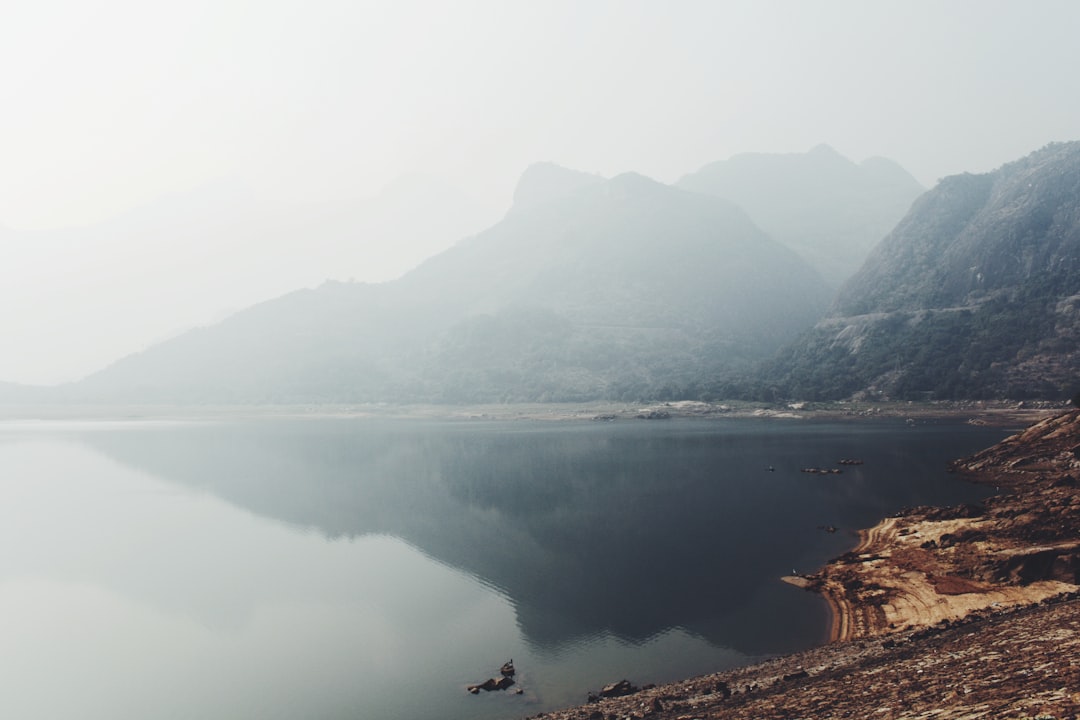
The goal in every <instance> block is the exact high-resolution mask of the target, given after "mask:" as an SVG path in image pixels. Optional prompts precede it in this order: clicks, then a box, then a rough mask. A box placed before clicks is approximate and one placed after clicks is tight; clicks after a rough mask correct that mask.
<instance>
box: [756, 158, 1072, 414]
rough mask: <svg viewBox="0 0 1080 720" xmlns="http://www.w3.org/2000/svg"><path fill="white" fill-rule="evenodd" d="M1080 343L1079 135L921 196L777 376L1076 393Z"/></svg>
mask: <svg viewBox="0 0 1080 720" xmlns="http://www.w3.org/2000/svg"><path fill="white" fill-rule="evenodd" d="M1078 341H1080V142H1073V143H1059V144H1052V145H1049V146H1047V147H1045V148H1043V149H1041V150H1039V151H1037V152H1035V153H1032V154H1031V155H1029V156H1027V157H1025V158H1023V159H1021V160H1018V161H1016V162H1012V163H1009V164H1007V165H1005V166H1003V167H1001V168H1000V169H998V170H996V171H994V172H991V173H987V174H984V175H959V176H954V177H950V178H946V179H945V180H943V181H942V182H941V183H940V184H939V185H938V186H937V187H936V188H934V189H933V190H931V191H930V192H928V193H926V194H925V195H924V196H922V197H921V198H920V199H919V200H918V201H917V202H916V203H915V204H914V206H913V207H912V209H911V212H910V213H908V215H907V216H906V217H905V218H904V219H903V220H902V221H901V222H900V224H899V225H898V226H897V227H896V229H895V230H894V231H893V232H892V233H891V234H890V235H889V236H888V237H886V238H885V239H884V240H883V241H882V242H881V243H880V244H879V246H878V247H877V248H876V249H875V250H874V252H873V253H872V254H871V256H870V257H869V258H868V259H867V261H866V263H865V264H864V265H863V267H862V268H861V269H860V270H859V272H858V273H856V275H855V276H854V277H852V278H851V280H850V281H849V282H848V283H846V284H845V286H844V287H843V288H842V289H841V291H840V293H839V296H838V298H837V299H836V301H835V303H834V304H833V306H832V308H831V310H830V311H829V313H828V315H827V317H826V318H825V319H823V320H822V321H820V322H819V323H818V324H817V325H816V327H815V328H814V329H813V330H812V331H811V332H810V333H808V334H807V335H806V336H804V337H803V338H802V339H801V340H800V341H799V342H797V343H795V344H794V345H793V346H791V347H790V348H788V349H786V350H785V351H784V352H783V353H782V354H781V355H780V357H779V359H778V360H777V361H776V362H775V363H773V364H772V365H771V366H770V367H769V369H768V371H767V372H766V373H765V378H766V382H767V383H768V384H771V385H772V386H773V387H775V388H778V391H779V392H780V393H781V394H786V395H789V396H796V397H802V398H809V399H813V398H820V399H836V398H842V397H848V396H856V397H868V398H873V399H877V398H883V397H888V398H894V399H918V398H927V397H932V398H1002V397H1010V398H1036V397H1039V398H1054V399H1058V398H1063V397H1069V396H1070V395H1071V394H1072V393H1073V392H1074V391H1075V384H1076V382H1077V370H1078V363H1080V354H1078Z"/></svg>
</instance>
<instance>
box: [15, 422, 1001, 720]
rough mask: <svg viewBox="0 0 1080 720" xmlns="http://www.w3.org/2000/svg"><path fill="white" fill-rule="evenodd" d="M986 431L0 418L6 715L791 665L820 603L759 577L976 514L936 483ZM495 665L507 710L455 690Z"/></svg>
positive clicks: (535, 702)
mask: <svg viewBox="0 0 1080 720" xmlns="http://www.w3.org/2000/svg"><path fill="white" fill-rule="evenodd" d="M1006 434H1007V433H1006V432H1005V431H1003V430H1000V429H987V428H976V427H971V426H968V425H964V424H960V423H941V424H932V425H917V426H914V427H909V426H907V425H905V424H904V423H903V422H899V421H896V422H893V421H872V422H871V421H868V422H863V423H852V422H845V423H824V422H814V423H805V422H793V421H783V420H749V419H741V420H709V421H700V420H672V421H650V422H645V421H630V420H627V421H618V422H554V423H552V422H547V423H545V422H531V421H518V422H504V423H496V422H483V421H468V422H466V421H458V422H452V421H442V422H435V421H419V420H417V421H388V420H372V419H310V418H306V419H261V420H222V421H207V422H192V423H183V422H165V421H157V422H155V421H132V422H65V423H60V422H14V421H8V422H3V423H0V533H2V535H3V538H2V541H0V547H2V548H3V550H2V551H0V638H2V642H0V678H2V679H3V680H2V688H3V689H2V692H0V717H10V718H41V719H57V720H60V719H63V720H67V719H71V720H76V719H77V720H136V719H138V720H142V719H145V718H155V719H168V718H177V719H179V718H183V719H185V720H187V719H189V718H201V719H203V720H210V719H216V718H221V719H229V720H247V719H251V720H254V719H256V718H257V719H259V720H267V719H270V718H282V719H284V718H290V719H292V718H311V719H321V718H325V719H335V720H337V719H344V718H350V719H365V720H366V719H370V720H395V719H400V720H406V719H408V720H426V719H429V718H430V719H432V720H434V719H436V718H438V719H440V720H464V719H465V718H480V719H483V718H506V719H510V718H518V717H524V716H526V715H532V714H535V713H537V712H540V711H542V710H547V709H553V708H557V707H562V706H566V705H570V704H577V703H580V702H582V701H584V700H585V697H586V692H587V691H588V690H597V689H599V688H600V687H601V686H602V685H603V684H605V683H607V682H612V681H615V680H619V679H622V678H627V679H630V680H631V681H633V682H635V683H638V684H641V683H646V682H662V681H667V680H673V679H676V678H679V677H684V676H690V675H694V674H700V673H705V672H709V671H714V670H719V669H724V668H728V667H732V666H734V665H738V664H743V663H747V662H750V661H752V660H754V659H757V658H761V657H764V656H767V655H770V654H775V653H782V652H788V651H794V650H798V649H802V648H806V647H809V646H812V645H815V644H819V643H821V642H822V641H823V640H824V639H825V635H826V631H827V628H826V622H827V617H826V611H825V608H824V604H823V603H822V602H821V600H820V599H819V598H817V597H816V596H814V595H812V594H809V593H806V592H803V591H801V590H798V589H796V588H793V587H790V586H788V585H785V584H783V583H781V582H780V581H779V579H778V578H779V577H780V576H782V575H786V574H789V573H791V572H792V570H797V571H800V572H808V571H812V570H813V569H814V568H815V567H817V566H818V565H820V564H821V563H822V562H824V561H825V560H827V559H828V558H830V557H832V556H835V555H837V554H839V553H841V552H843V551H845V550H846V549H848V548H849V547H850V546H851V545H852V544H853V542H854V541H855V538H854V534H853V533H854V530H855V529H857V528H859V527H866V526H869V525H872V524H873V523H874V522H876V521H877V520H878V519H879V518H881V517H883V516H886V515H889V514H891V513H893V512H895V511H897V510H898V509H900V508H901V507H904V506H907V505H915V504H924V503H933V504H949V503H957V502H963V501H969V500H976V499H978V498H981V497H984V496H985V495H986V490H985V489H983V488H980V487H976V486H973V485H969V484H966V483H964V482H962V481H961V480H958V479H957V478H954V477H952V476H950V475H948V474H947V473H946V472H945V463H946V461H947V460H949V459H951V458H954V457H959V456H962V455H965V454H970V453H971V452H974V451H976V450H978V449H981V448H983V447H986V446H988V445H990V444H993V443H994V442H996V441H997V440H999V439H1001V438H1002V437H1004V436H1005V435H1006ZM842 457H857V458H861V459H863V460H864V461H865V464H864V465H861V466H856V467H848V468H845V470H844V473H843V474H841V475H810V474H806V473H802V472H800V469H801V468H803V467H806V466H833V465H835V463H836V461H837V460H839V459H840V458H842ZM769 466H771V467H772V468H773V470H771V471H770V470H768V469H767V468H768V467H769ZM827 526H835V527H836V528H838V531H837V532H835V533H829V532H826V531H825V530H823V529H822V527H827ZM510 658H513V660H514V663H515V665H516V666H517V669H518V671H519V674H518V676H517V680H518V684H517V686H516V688H520V689H521V690H522V693H521V694H520V695H516V694H513V693H512V692H493V693H481V694H480V695H478V696H472V695H469V694H468V693H467V692H466V691H465V686H466V685H468V684H470V683H476V682H481V681H483V680H484V679H486V678H488V677H491V676H492V675H497V674H498V668H499V666H500V665H501V664H502V663H503V662H505V661H506V660H508V659H510Z"/></svg>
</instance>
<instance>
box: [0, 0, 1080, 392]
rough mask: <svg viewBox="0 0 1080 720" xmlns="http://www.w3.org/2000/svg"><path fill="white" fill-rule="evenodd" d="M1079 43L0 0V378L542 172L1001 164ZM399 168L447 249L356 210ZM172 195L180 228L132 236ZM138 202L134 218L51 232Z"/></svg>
mask: <svg viewBox="0 0 1080 720" xmlns="http://www.w3.org/2000/svg"><path fill="white" fill-rule="evenodd" d="M1078 31H1080V2H1074V1H1072V0H1063V1H1060V2H1048V1H1043V2H1039V1H1038V0H1031V1H1027V2H995V1H988V0H965V1H952V2H950V1H948V0H933V1H929V0H927V1H918V0H903V1H902V2H885V1H880V0H878V1H874V2H867V1H866V0H857V1H851V2H847V1H839V0H837V1H830V0H821V1H818V2H814V1H811V0H803V1H799V2H795V1H792V2H767V1H763V0H752V1H747V2H730V1H722V0H713V1H711V2H705V1H701V2H693V1H690V0H685V1H678V0H674V1H671V0H667V1H664V2H661V1H659V0H657V1H655V2H632V1H629V0H627V1H622V2H615V1H611V2H602V1H590V0H569V1H562V0H543V1H541V0H536V1H535V2H516V1H514V0H490V1H478V0H452V1H451V0H444V1H439V2H435V1H432V2H415V1H410V0H392V1H391V0H386V1H384V2H364V1H363V0H349V1H342V2H328V1H320V0H304V2H300V1H299V0H257V1H252V2H246V1H243V0H210V1H205V0H186V1H185V2H168V3H166V2H147V1H146V0H132V1H126V0H34V1H33V2H29V1H26V2H21V1H17V2H8V3H4V5H3V9H0V93H2V98H3V99H2V104H0V226H3V227H4V228H7V229H8V230H7V231H6V232H5V231H0V244H2V245H0V342H2V343H3V348H4V350H3V353H0V355H2V357H0V380H10V381H22V382H41V383H48V382H58V381H64V380H70V379H75V378H77V377H79V376H81V375H83V374H86V373H88V372H90V371H92V370H94V369H97V368H98V367H100V366H101V365H103V364H105V363H107V362H108V361H110V360H112V359H116V357H118V356H119V355H122V354H125V353H127V352H131V351H134V350H138V349H140V348H141V347H143V346H145V345H146V344H147V343H148V342H152V341H153V340H155V339H158V338H161V337H163V336H166V335H168V334H169V333H172V332H176V331H178V330H181V329H183V328H184V327H187V326H190V325H192V324H197V323H202V322H207V321H209V320H212V319H215V317H219V316H220V315H222V314H224V313H226V312H228V311H230V310H234V309H238V307H242V306H243V305H244V304H247V303H250V302H255V301H257V300H259V299H263V298H264V297H270V296H272V295H274V294H277V293H279V292H284V291H286V290H288V289H290V288H293V287H301V286H304V285H312V284H315V283H317V282H318V281H320V280H321V279H322V278H326V277H334V278H338V279H348V278H350V277H352V278H355V279H358V280H371V281H382V280H386V279H388V278H391V277H394V276H396V275H398V274H400V273H401V272H403V271H404V270H405V269H407V268H408V267H409V266H411V265H412V264H414V263H415V262H416V261H417V259H418V258H420V257H422V256H423V255H424V254H429V253H430V252H434V251H436V250H438V249H439V248H440V247H445V246H447V245H449V244H451V243H452V242H453V241H454V240H456V239H457V238H458V237H459V236H461V235H463V234H466V233H469V232H474V231H476V230H480V229H481V228H482V226H483V225H486V224H490V222H492V221H494V220H495V219H496V218H497V217H498V216H499V214H500V213H501V212H502V211H503V210H504V209H505V208H506V207H507V206H508V205H509V202H510V197H511V194H512V192H513V187H514V183H515V181H516V179H517V177H518V176H519V175H520V173H521V172H522V171H523V170H524V168H525V167H526V166H527V165H529V164H530V163H532V162H535V161H541V160H547V161H554V162H556V163H559V164H562V165H566V166H568V167H572V168H576V169H580V170H586V171H590V172H597V173H601V174H604V175H614V174H617V173H619V172H622V171H626V170H635V171H638V172H641V173H643V174H646V175H649V176H651V177H654V178H656V179H658V180H661V181H665V182H673V181H675V180H677V179H678V178H679V177H681V176H682V175H683V174H685V173H688V172H691V171H694V170H696V169H698V168H699V167H701V166H702V165H704V164H706V163H708V162H711V161H714V160H721V159H726V158H727V157H730V156H731V155H732V154H735V153H739V152H746V151H759V152H803V151H806V150H808V149H810V148H811V147H813V146H814V145H817V144H819V143H828V144H830V145H832V146H833V147H834V148H835V149H836V150H838V151H839V152H840V153H842V154H844V155H846V156H847V157H849V158H851V159H853V160H856V161H860V160H862V159H864V158H866V157H868V156H873V155H883V156H886V157H889V158H891V159H893V160H895V161H897V162H899V163H900V164H901V165H902V166H904V167H905V168H907V169H908V170H909V171H910V172H912V173H913V174H914V175H915V176H916V177H917V178H918V179H919V180H920V181H921V182H922V183H923V184H924V185H927V186H932V185H933V184H934V183H935V182H936V181H937V180H938V179H939V178H941V177H944V176H946V175H951V174H955V173H959V172H964V171H972V172H981V171H987V170H991V169H993V168H995V167H997V166H999V165H1000V164H1002V163H1004V162H1007V161H1009V160H1013V159H1016V158H1018V157H1021V156H1023V155H1025V154H1027V153H1029V152H1031V151H1033V150H1035V149H1037V148H1039V147H1041V146H1042V145H1045V144H1046V143H1047V142H1050V141H1055V140H1075V139H1080V74H1078V73H1077V72H1076V69H1077V68H1078V67H1080V44H1078V43H1077V41H1076V37H1077V33H1078ZM403 177H404V178H412V179H413V180H416V178H418V177H423V178H427V179H425V180H423V181H422V182H421V184H422V185H423V186H424V187H425V188H427V189H426V190H425V192H426V193H428V195H427V196H430V194H431V193H432V192H436V193H437V191H434V190H432V188H433V187H435V188H437V187H439V186H438V185H436V184H435V183H436V182H437V183H443V184H444V185H445V195H443V197H445V198H451V197H454V198H458V200H459V201H460V204H461V205H462V207H464V208H466V209H465V210H462V212H461V213H458V214H457V215H456V216H455V217H454V218H453V219H452V221H451V220H449V219H448V220H446V221H445V222H444V223H443V224H442V226H445V227H446V229H447V237H445V238H443V239H441V240H432V239H431V238H430V237H428V239H427V240H423V241H421V240H419V239H417V238H418V237H419V236H418V235H416V234H415V233H414V234H409V233H405V232H404V231H402V232H401V233H399V234H398V235H396V236H395V234H394V231H393V230H392V229H388V228H387V224H388V223H389V224H394V223H393V222H392V219H393V218H395V217H400V216H401V213H405V215H408V209H407V208H406V209H405V210H402V208H400V207H399V208H397V210H395V211H384V210H373V209H372V207H373V205H372V203H374V205H378V204H379V203H380V202H382V201H381V200H379V197H380V193H384V189H385V188H387V186H388V185H392V186H393V187H397V188H400V187H401V186H402V185H401V184H402V182H405V183H406V188H407V187H409V186H408V183H409V182H412V181H413V180H406V181H402V178H403ZM417 182H420V181H417ZM451 188H452V190H451ZM388 192H391V194H393V193H392V190H391V191H388ZM454 193H460V194H461V195H460V197H459V196H458V195H455V194H454ZM215 194H216V195H215ZM405 195H408V192H407V191H406V192H405ZM385 197H386V195H385V194H384V195H383V198H384V199H385ZM208 198H210V199H208ZM213 198H217V199H213ZM372 198H374V200H370V199H372ZM361 201H363V202H361ZM357 203H361V204H360V205H357ZM364 203H367V204H364ZM313 206H317V207H323V208H336V209H335V210H333V211H332V212H331V211H327V212H328V214H333V213H334V212H336V213H338V214H342V213H344V215H348V216H349V217H350V218H352V220H350V222H352V223H353V225H354V226H355V227H358V228H361V229H362V232H360V231H358V232H357V233H356V235H357V237H355V238H354V237H338V238H335V239H333V241H332V242H331V241H326V242H322V241H318V240H317V238H315V237H314V234H313V233H312V231H311V228H309V227H307V226H305V225H304V224H303V223H301V222H299V221H297V220H296V218H308V217H310V213H311V207H313ZM169 207H173V208H174V210H173V211H172V212H173V213H174V216H173V225H174V226H182V225H184V224H185V223H188V222H191V223H192V225H193V227H194V228H195V230H193V231H192V232H189V233H187V234H184V233H183V232H180V231H177V232H176V233H173V234H172V235H171V236H169V237H158V236H157V235H156V234H155V233H145V232H144V233H143V234H140V232H139V231H138V228H146V227H154V226H155V225H154V223H155V222H158V223H160V217H161V216H162V215H161V213H165V215H164V216H166V217H168V212H167V211H166V210H162V208H169ZM176 207H179V208H182V210H179V211H177V210H175V208H176ZM137 208H143V209H142V210H141V211H140V212H141V213H142V214H143V215H142V217H143V220H144V224H143V225H139V224H138V222H136V221H131V220H121V221H120V222H121V225H122V226H123V227H126V228H128V230H127V231H116V232H113V231H110V230H108V229H107V228H108V226H107V225H106V226H99V227H98V229H97V230H96V231H93V232H89V233H83V232H82V231H77V232H76V231H72V232H68V233H57V232H56V230H57V229H58V228H65V227H70V226H85V225H95V224H100V223H102V222H108V221H110V219H115V218H117V217H120V218H130V217H131V211H133V210H135V209H137ZM147 208H150V209H147ZM154 208H156V210H155V209H154ZM236 208H242V209H243V210H242V211H240V210H237V209H236ZM305 208H306V209H305ZM341 208H346V209H345V210H342V209H341ZM358 208H359V209H358ZM395 212H396V213H398V214H397V215H395V214H394V213H395ZM425 212H427V211H425ZM448 212H451V211H449V210H445V209H443V210H439V211H438V212H427V214H428V215H429V217H431V218H433V219H438V218H441V217H442V215H440V214H439V213H448ZM154 213H158V214H157V215H155V214H154ZM198 213H202V214H204V215H206V216H207V217H204V218H202V219H200V220H198V221H191V220H190V218H188V216H189V215H191V214H198ZM215 213H219V214H220V216H221V217H230V218H231V219H230V220H229V221H228V222H226V223H224V224H225V226H226V227H228V228H230V231H229V232H222V231H221V230H220V227H219V226H218V225H215V224H214V223H213V222H211V221H210V220H209V218H210V216H214V217H217V215H215ZM230 213H231V215H230ZM304 213H307V214H306V215H305V214H304ZM350 213H351V215H350ZM372 213H374V214H375V215H378V217H377V218H376V219H374V220H373V219H372ZM380 213H381V214H380ZM177 214H178V217H177ZM151 216H152V217H151ZM260 217H261V218H262V219H261V220H259V219H258V218H260ZM147 218H151V219H147ZM179 218H183V219H179ZM357 218H359V219H357ZM388 218H389V219H388ZM305 222H306V221H305ZM328 222H329V221H328ZM123 223H127V224H126V225H124V224H123ZM133 223H134V224H133ZM200 223H202V224H201V225H200ZM290 223H293V224H290ZM406 224H407V223H406ZM296 225H298V226H296ZM473 225H475V226H476V227H473ZM346 226H348V223H344V221H343V224H339V225H334V226H333V227H330V226H329V225H328V228H327V229H325V231H326V233H328V234H333V233H334V232H339V233H340V232H341V228H342V227H346ZM101 227H105V228H106V229H105V230H102V229H101ZM133 227H134V228H136V230H132V229H131V228H133ZM200 228H201V230H200ZM46 230H48V231H50V232H43V231H46ZM26 231H36V232H26ZM125 232H126V234H125ZM410 232H412V231H410ZM417 232H419V231H417ZM424 232H426V233H428V235H430V234H431V233H432V232H433V231H432V229H431V228H426V229H424ZM421 234H422V233H421ZM302 236H306V238H307V239H305V240H303V241H301V240H299V239H297V238H301V237H302ZM425 237H427V236H425ZM58 238H59V239H58ZM386 238H389V239H390V241H391V242H389V243H387V242H383V241H381V239H386ZM304 242H307V243H314V244H315V245H317V246H318V247H317V249H316V250H312V251H311V253H309V255H310V257H301V255H303V254H304V247H305V245H304V244H303V243H304ZM320 242H321V244H320ZM425 243H426V244H425ZM334 248H337V249H338V250H341V252H342V253H343V254H342V255H341V256H336V255H335V250H334ZM343 248H347V252H346V251H345V250H344V249H343ZM290 259H291V260H290ZM210 264H214V265H215V267H217V268H219V272H218V273H217V275H218V276H215V275H214V272H212V271H210V270H207V266H208V265H210ZM169 278H174V279H172V280H170V279H169ZM170 283H171V284H170ZM166 286H167V287H168V288H169V290H168V292H167V293H164V291H163V290H162V288H164V287H166ZM136 309H138V312H136Z"/></svg>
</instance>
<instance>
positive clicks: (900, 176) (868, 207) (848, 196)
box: [676, 145, 924, 287]
mask: <svg viewBox="0 0 1080 720" xmlns="http://www.w3.org/2000/svg"><path fill="white" fill-rule="evenodd" d="M676 184H677V186H678V187H681V188H684V189H687V190H694V191H696V192H702V193H707V194H710V195H715V196H717V197H722V198H725V199H727V200H730V201H732V202H734V203H736V204H738V205H739V206H741V207H742V208H743V209H745V210H746V212H747V213H748V214H749V215H750V217H751V218H753V220H754V222H755V223H757V224H758V226H759V227H761V229H763V230H764V231H765V232H767V233H769V235H771V236H772V237H773V238H774V239H775V240H778V241H780V242H781V243H783V244H784V245H787V246H788V247H789V248H791V249H792V250H794V251H795V252H797V253H799V254H800V255H801V256H802V257H803V258H804V259H805V260H806V261H807V262H809V263H810V264H811V265H812V266H814V267H815V268H816V269H817V270H818V272H820V273H821V275H822V277H823V278H825V280H826V282H828V283H830V284H831V285H832V286H833V287H839V286H840V284H841V283H843V282H844V281H845V280H847V279H848V277H850V276H851V275H852V273H854V272H855V271H856V270H857V269H858V268H859V266H860V265H861V264H862V262H863V261H864V260H865V259H866V256H867V254H868V253H869V252H870V250H871V249H872V248H873V247H874V246H875V245H876V244H877V243H878V241H880V240H881V238H883V237H885V235H886V234H888V232H889V231H890V230H892V229H893V227H894V226H895V225H896V223H897V222H898V221H899V220H900V219H901V218H902V217H903V216H904V214H905V213H906V212H907V211H908V209H909V208H910V207H911V203H912V202H913V201H914V200H915V198H916V197H918V196H919V195H920V194H922V192H923V191H924V188H923V187H922V186H921V185H920V184H919V183H918V181H916V180H915V178H913V177H912V176H911V175H910V174H909V173H908V172H907V171H906V170H904V169H903V168H902V167H900V166H899V165H898V164H896V163H895V162H893V161H892V160H888V159H886V158H880V157H875V158H868V159H867V160H864V161H863V162H861V163H859V164H856V163H854V162H852V161H851V160H848V159H847V158H845V157H844V156H842V155H840V154H839V153H838V152H836V151H835V150H833V149H832V148H831V147H829V146H828V145H818V146H817V147H815V148H813V149H812V150H810V151H809V152H806V153H791V154H768V153H744V154H740V155H735V156H733V157H731V158H730V159H728V160H724V161H720V162H714V163H710V164H708V165H706V166H704V167H703V168H701V169H700V170H698V171H697V172H694V173H691V174H689V175H686V176H685V177H683V178H682V179H681V180H679V182H678V183H676Z"/></svg>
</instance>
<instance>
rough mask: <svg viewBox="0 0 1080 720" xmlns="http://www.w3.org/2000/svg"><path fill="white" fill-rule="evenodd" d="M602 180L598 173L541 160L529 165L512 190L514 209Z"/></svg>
mask: <svg viewBox="0 0 1080 720" xmlns="http://www.w3.org/2000/svg"><path fill="white" fill-rule="evenodd" d="M602 182H604V178H603V177H602V176H600V175H592V174H590V173H583V172H580V171H578V170H570V169H569V168H564V167H561V166H559V165H556V164H555V163H550V162H542V163H534V164H532V165H530V166H529V167H528V168H527V169H526V170H525V172H524V174H522V176H521V179H520V180H519V181H518V184H517V187H516V188H515V190H514V205H513V209H514V210H521V209H523V208H528V207H532V206H535V205H543V204H544V203H546V202H549V201H551V200H556V199H558V198H560V197H564V196H566V195H569V194H571V193H573V192H575V191H576V190H580V189H581V188H585V187H589V186H590V185H598V184H600V183H602Z"/></svg>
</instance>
